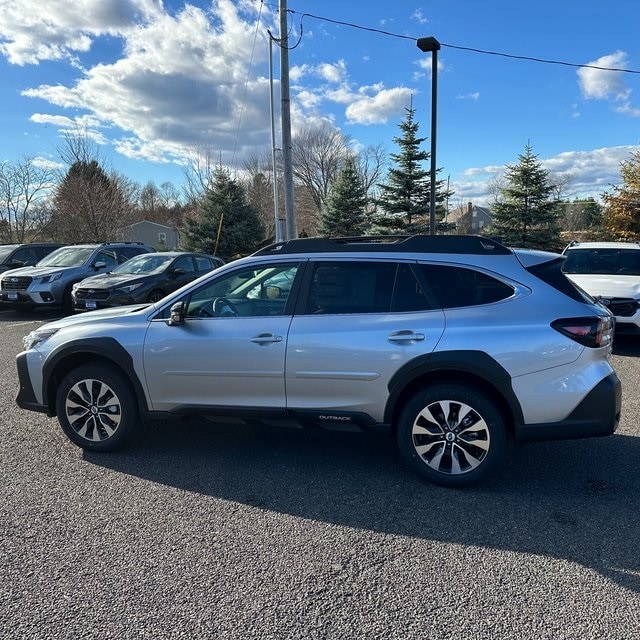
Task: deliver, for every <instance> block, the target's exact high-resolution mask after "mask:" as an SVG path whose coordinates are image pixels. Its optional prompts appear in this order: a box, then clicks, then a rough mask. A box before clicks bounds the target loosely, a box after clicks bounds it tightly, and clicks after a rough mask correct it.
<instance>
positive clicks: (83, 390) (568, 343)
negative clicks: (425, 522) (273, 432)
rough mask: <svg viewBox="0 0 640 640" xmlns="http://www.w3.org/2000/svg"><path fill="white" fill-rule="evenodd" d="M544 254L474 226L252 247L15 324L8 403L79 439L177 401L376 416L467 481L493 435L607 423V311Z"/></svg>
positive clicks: (245, 413) (90, 439)
mask: <svg viewBox="0 0 640 640" xmlns="http://www.w3.org/2000/svg"><path fill="white" fill-rule="evenodd" d="M563 260H564V258H563V257H562V256H559V255H557V254H552V253H546V252H540V251H531V250H511V249H509V248H507V247H505V246H503V245H501V244H499V243H498V242H496V241H494V240H491V239H488V238H483V237H480V236H410V237H403V238H398V237H395V238H371V237H369V238H342V239H328V238H306V239H299V240H291V241H288V242H284V243H279V244H275V245H271V246H269V247H266V248H264V249H262V250H260V251H258V252H257V253H255V254H253V255H252V256H249V257H247V258H243V259H241V260H237V261H235V262H232V263H230V264H227V265H224V266H222V267H220V268H218V269H216V270H215V271H213V272H211V273H210V274H208V275H206V276H203V277H201V278H199V279H198V280H196V281H194V282H192V283H191V284H188V285H186V286H185V287H183V288H182V289H179V290H178V291H176V292H175V293H173V294H171V295H169V296H167V297H165V298H164V299H162V300H160V301H159V302H157V303H154V304H149V305H138V306H131V307H123V308H118V309H109V310H102V311H95V312H89V313H86V314H83V315H81V316H74V317H70V318H65V319H62V320H58V321H55V322H51V323H48V324H45V325H43V326H41V327H40V328H38V329H36V330H35V331H33V332H31V333H30V334H29V335H28V336H26V337H25V339H24V351H23V352H21V353H20V354H18V356H17V368H18V374H19V379H20V390H19V392H18V396H17V403H18V405H19V406H20V407H22V408H23V409H29V410H33V411H41V412H45V413H46V414H48V415H50V416H57V417H58V421H59V423H60V425H61V427H62V429H63V431H64V432H65V434H66V435H67V436H68V437H69V439H70V440H71V441H72V442H73V443H75V444H76V445H78V446H80V447H83V448H84V449H88V450H92V451H110V450H113V449H115V448H117V447H119V446H121V445H122V444H123V443H124V442H125V441H126V440H128V439H129V438H130V437H131V436H132V435H134V434H135V432H136V431H137V430H138V428H139V427H140V423H141V421H143V420H147V419H151V418H155V419H157V418H161V417H163V416H165V417H168V416H176V415H189V414H191V415H193V414H197V415H203V416H216V417H218V418H222V419H224V418H227V417H233V418H234V419H235V420H236V421H237V419H247V420H249V419H250V420H252V421H255V420H261V421H264V422H265V423H269V424H273V423H274V422H277V421H282V422H283V423H288V424H290V423H291V422H292V421H294V422H295V423H298V424H302V425H320V426H328V427H335V426H336V425H339V426H340V427H341V428H347V427H349V428H355V429H360V430H378V429H384V430H386V431H388V432H390V433H391V434H393V435H394V437H395V439H396V441H397V445H398V447H399V451H400V454H401V455H402V457H403V458H404V459H405V460H406V462H407V463H408V465H409V466H410V467H411V468H412V469H413V470H414V471H416V472H417V473H418V474H420V475H421V476H423V477H425V478H427V479H428V480H430V481H432V482H435V483H438V484H441V485H446V486H462V485H469V484H473V483H476V482H478V481H480V480H482V479H483V478H485V477H486V476H487V475H488V474H490V473H491V472H493V471H494V470H495V469H496V467H498V466H499V465H500V463H501V462H502V461H503V460H504V458H505V456H506V455H507V445H508V442H509V441H512V440H515V441H526V440H553V439H563V438H580V437H588V436H605V435H609V434H612V433H613V432H614V431H615V430H616V428H617V426H618V423H619V419H620V407H621V387H620V381H619V379H618V377H617V375H616V373H615V371H614V369H613V367H612V365H611V363H610V354H611V348H612V335H613V330H614V322H615V320H614V318H613V316H612V315H611V313H610V312H609V311H608V310H607V309H606V308H604V307H603V306H601V305H599V304H597V303H596V302H595V301H594V300H593V299H592V298H591V297H589V296H588V294H585V293H584V292H582V291H581V290H579V289H578V288H576V287H575V286H574V285H573V284H572V283H571V282H570V281H569V280H568V279H567V278H566V276H565V275H564V274H563V273H562V271H561V266H562V262H563ZM230 422H231V421H230Z"/></svg>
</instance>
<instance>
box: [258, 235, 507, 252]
mask: <svg viewBox="0 0 640 640" xmlns="http://www.w3.org/2000/svg"><path fill="white" fill-rule="evenodd" d="M343 252H346V253H351V252H353V253H367V252H372V253H389V254H393V253H451V254H468V255H471V254H473V255H511V254H513V251H512V250H511V249H509V248H507V247H505V246H504V245H502V244H500V243H499V242H498V241H497V240H494V239H493V238H488V237H485V236H478V235H461V236H437V235H436V236H427V235H413V236H357V237H344V238H321V237H316V238H297V239H295V240H285V241H284V242H278V243H275V244H271V245H268V246H266V247H263V248H262V249H260V250H258V251H256V252H255V253H254V254H252V255H254V256H260V255H278V254H279V255H284V254H295V253H305V254H310V253H343Z"/></svg>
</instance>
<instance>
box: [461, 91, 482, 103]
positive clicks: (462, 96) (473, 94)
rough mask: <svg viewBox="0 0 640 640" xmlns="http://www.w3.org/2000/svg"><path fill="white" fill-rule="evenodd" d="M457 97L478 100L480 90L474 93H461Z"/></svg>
mask: <svg viewBox="0 0 640 640" xmlns="http://www.w3.org/2000/svg"><path fill="white" fill-rule="evenodd" d="M456 99H457V100H473V101H474V102H477V101H478V100H480V92H479V91H474V92H473V93H467V94H465V95H459V96H456Z"/></svg>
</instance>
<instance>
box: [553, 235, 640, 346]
mask: <svg viewBox="0 0 640 640" xmlns="http://www.w3.org/2000/svg"><path fill="white" fill-rule="evenodd" d="M564 255H565V256H566V257H567V259H566V261H565V263H564V266H563V267H562V270H563V271H564V273H565V274H566V276H567V277H568V278H570V279H571V280H572V281H573V282H574V283H575V284H577V285H578V286H579V287H580V288H581V289H583V290H584V291H586V292H587V293H589V294H590V295H592V296H593V297H594V298H596V299H597V300H598V301H599V302H600V303H602V304H603V305H604V306H606V307H608V308H609V309H610V311H611V312H612V313H613V315H614V316H615V317H616V332H617V333H628V334H637V333H640V243H637V242H573V243H571V244H570V245H569V246H568V247H567V248H566V249H565V250H564Z"/></svg>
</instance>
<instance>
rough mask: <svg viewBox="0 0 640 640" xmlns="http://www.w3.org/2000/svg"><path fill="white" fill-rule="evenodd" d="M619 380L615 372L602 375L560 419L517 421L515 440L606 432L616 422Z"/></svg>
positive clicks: (613, 431) (580, 435)
mask: <svg viewBox="0 0 640 640" xmlns="http://www.w3.org/2000/svg"><path fill="white" fill-rule="evenodd" d="M621 410H622V384H621V383H620V380H619V378H618V376H617V375H616V374H615V373H611V374H610V375H608V376H607V377H606V378H603V379H602V380H601V381H600V382H599V383H598V384H597V385H596V386H595V387H594V388H593V389H592V390H591V391H590V392H589V394H587V396H585V398H584V399H583V400H582V402H581V403H580V404H579V405H578V406H577V407H576V408H575V409H574V410H573V411H572V412H571V414H570V415H569V416H568V417H567V418H566V419H565V420H561V421H560V422H553V423H546V424H519V425H516V427H515V436H516V440H518V441H520V442H527V441H533V440H570V439H573V438H595V437H601V436H610V435H612V434H613V433H615V431H616V429H617V428H618V426H619V424H620V413H621Z"/></svg>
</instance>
